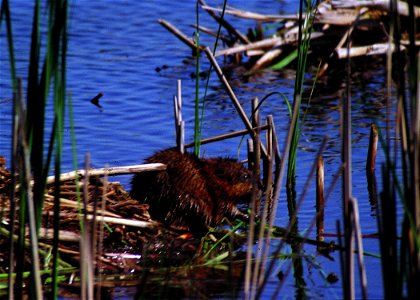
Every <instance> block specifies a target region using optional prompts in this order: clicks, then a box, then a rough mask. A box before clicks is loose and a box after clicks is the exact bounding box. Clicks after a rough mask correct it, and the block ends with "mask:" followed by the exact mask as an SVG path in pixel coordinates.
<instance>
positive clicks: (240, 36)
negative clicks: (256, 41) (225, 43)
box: [199, 0, 249, 44]
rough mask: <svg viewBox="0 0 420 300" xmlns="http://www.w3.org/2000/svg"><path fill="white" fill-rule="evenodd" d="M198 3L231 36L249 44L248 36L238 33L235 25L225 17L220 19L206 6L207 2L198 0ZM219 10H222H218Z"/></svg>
mask: <svg viewBox="0 0 420 300" xmlns="http://www.w3.org/2000/svg"><path fill="white" fill-rule="evenodd" d="M199 2H200V4H201V8H203V9H204V10H205V11H206V12H207V13H208V14H209V15H210V16H211V17H213V18H214V19H215V20H216V21H217V23H219V24H220V23H221V24H222V26H223V27H224V28H225V29H226V30H227V31H228V32H229V33H230V34H232V35H233V36H235V37H236V38H237V39H238V40H240V41H241V42H242V43H243V44H249V40H248V38H247V37H246V36H245V35H243V34H242V33H240V32H239V31H238V30H236V28H235V27H233V26H232V25H231V24H230V23H229V22H228V21H226V20H225V19H222V18H221V17H219V16H218V15H217V14H216V13H215V12H214V11H213V9H211V7H209V6H207V4H206V3H205V2H204V0H199ZM220 12H222V11H221V10H220Z"/></svg>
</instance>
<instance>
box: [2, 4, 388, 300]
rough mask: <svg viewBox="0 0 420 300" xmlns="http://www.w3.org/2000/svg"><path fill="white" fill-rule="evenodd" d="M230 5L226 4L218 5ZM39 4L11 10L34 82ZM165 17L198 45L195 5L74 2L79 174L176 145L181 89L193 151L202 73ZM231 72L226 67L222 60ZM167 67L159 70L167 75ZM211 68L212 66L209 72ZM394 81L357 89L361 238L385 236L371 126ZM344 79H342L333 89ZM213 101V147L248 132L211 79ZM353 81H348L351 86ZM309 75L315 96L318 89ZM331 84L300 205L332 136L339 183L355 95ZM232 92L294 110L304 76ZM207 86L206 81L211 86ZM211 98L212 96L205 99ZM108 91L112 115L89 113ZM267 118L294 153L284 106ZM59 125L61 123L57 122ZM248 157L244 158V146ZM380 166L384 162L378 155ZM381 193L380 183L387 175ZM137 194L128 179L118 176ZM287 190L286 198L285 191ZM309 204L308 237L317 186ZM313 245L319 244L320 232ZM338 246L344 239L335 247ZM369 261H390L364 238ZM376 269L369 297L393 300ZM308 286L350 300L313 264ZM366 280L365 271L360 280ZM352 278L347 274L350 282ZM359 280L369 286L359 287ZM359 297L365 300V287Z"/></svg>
mask: <svg viewBox="0 0 420 300" xmlns="http://www.w3.org/2000/svg"><path fill="white" fill-rule="evenodd" d="M208 3H209V4H214V5H221V3H222V1H211V2H210V1H208ZM32 5H33V4H32V3H31V1H11V10H12V18H13V26H14V27H13V30H14V33H15V49H16V57H17V68H18V74H19V76H22V77H23V78H24V79H25V78H26V76H27V61H28V51H29V34H30V26H31V21H30V20H31V15H32V9H33V7H32ZM229 5H232V6H234V7H238V8H242V9H248V10H253V11H257V12H260V13H266V14H274V13H279V12H282V13H295V12H296V11H297V9H298V5H297V1H294V0H289V1H272V0H264V1H261V0H260V1H247V2H246V4H245V3H244V2H243V1H239V0H237V1H229ZM159 18H164V19H166V20H167V21H169V22H171V23H173V24H174V25H176V26H177V27H179V28H180V29H181V30H182V31H184V32H185V33H187V35H192V34H193V32H194V29H193V28H192V27H190V24H193V23H195V20H196V16H195V1H185V2H184V1H182V2H181V1H166V0H165V1H164V0H161V1H118V2H115V1H101V2H98V1H72V7H71V10H70V44H69V53H68V66H67V67H68V92H69V93H70V94H71V98H72V100H73V103H74V121H75V124H76V141H77V153H78V164H79V166H82V165H83V159H84V156H85V154H86V153H87V152H89V153H90V155H91V162H92V165H93V166H94V167H104V166H124V165H133V164H138V163H141V162H142V160H143V159H144V158H145V157H147V156H149V155H151V154H152V153H153V152H154V151H156V150H159V149H162V148H166V147H169V146H173V145H174V141H175V131H174V121H173V104H172V101H173V95H174V94H175V92H176V80H177V79H181V80H182V85H183V89H182V92H183V101H184V104H183V105H184V107H183V116H184V119H185V121H186V142H190V141H192V137H193V136H192V131H193V126H194V125H193V124H194V113H193V108H194V89H195V81H194V79H192V78H191V76H190V74H191V73H193V72H195V66H194V58H193V57H192V56H191V51H190V50H189V49H188V48H187V47H186V46H184V45H183V44H182V43H181V42H180V41H178V40H177V39H176V38H175V37H173V36H172V35H171V34H170V33H168V32H167V31H166V29H164V28H163V27H162V26H161V25H159V24H158V22H157V19H159ZM228 20H230V21H231V22H232V23H233V24H235V26H236V27H237V28H239V29H240V30H241V31H242V32H246V31H247V29H248V28H251V27H253V26H255V23H254V22H253V21H249V20H239V19H236V18H234V17H228ZM200 23H201V24H203V25H204V26H206V27H210V28H213V29H214V30H216V29H217V28H216V26H215V24H214V22H213V21H212V20H211V19H210V18H209V17H208V16H207V15H206V14H205V13H204V12H201V14H200ZM201 43H203V44H207V45H209V46H212V45H213V39H212V38H209V37H207V36H205V35H204V34H201ZM0 63H1V65H0V66H1V69H0V155H5V156H6V157H10V155H9V153H10V139H11V135H10V132H11V130H10V127H11V105H12V102H11V101H9V100H8V99H10V98H11V89H10V78H9V67H8V53H7V45H6V39H5V30H4V27H2V29H1V39H0ZM220 63H222V61H220ZM164 66H167V67H168V68H163V69H162V70H161V71H160V72H157V71H156V68H158V67H159V68H162V67H164ZM207 69H208V63H207V61H206V59H205V58H203V59H202V70H207ZM384 76H385V71H384V67H382V66H379V67H378V68H377V69H374V70H372V71H369V72H363V69H362V70H357V72H355V75H354V78H353V79H354V83H353V86H354V87H353V90H352V120H353V150H352V151H353V194H354V196H355V197H356V198H357V200H358V202H359V210H360V218H361V224H362V233H363V234H371V233H376V232H377V226H376V218H375V214H374V213H373V212H372V206H371V204H370V203H369V197H368V191H367V187H366V177H365V169H364V168H365V160H366V155H367V145H368V142H369V126H370V124H371V123H372V122H377V123H378V124H379V126H380V127H382V128H383V127H384V120H385V117H386V116H385V100H384V95H385V79H384V78H385V77H384ZM333 77H334V80H332V79H333ZM211 78H212V80H211V81H210V88H209V92H208V97H207V102H206V109H205V121H204V124H203V137H204V138H205V137H211V136H215V135H219V134H223V133H227V132H232V131H236V130H239V129H243V128H244V126H243V125H242V122H241V121H240V119H239V117H238V115H237V114H236V112H235V109H234V107H233V106H232V104H231V103H230V100H229V98H228V97H227V95H226V93H225V91H224V89H223V87H222V86H221V84H220V82H219V81H218V80H217V77H216V76H215V75H212V77H211ZM343 78H344V77H343ZM311 80H312V77H311V75H310V76H308V86H307V88H309V87H310V86H311V84H312V82H311ZM325 81H326V83H323V82H320V83H319V86H320V91H319V92H318V93H317V94H315V95H314V97H313V99H312V101H311V104H310V106H309V107H308V111H307V114H306V119H305V126H304V128H303V132H302V137H301V142H300V148H299V152H298V165H297V169H298V176H297V191H298V196H299V194H300V193H301V192H302V190H303V185H304V183H305V181H306V179H307V176H308V174H309V171H310V169H311V167H312V165H313V162H314V160H315V155H316V152H317V151H318V148H319V146H320V144H321V141H322V139H323V138H324V136H326V135H328V136H329V140H328V143H327V149H326V151H325V153H324V159H325V182H326V189H328V187H329V185H330V184H331V183H332V181H333V175H334V174H335V173H336V172H337V170H338V168H339V166H340V147H341V146H340V125H339V122H340V101H341V99H342V96H343V95H344V91H345V89H344V88H343V87H344V79H343V80H341V79H340V74H338V75H337V74H334V75H332V76H331V78H328V77H327V78H326V80H325ZM230 82H231V83H232V86H233V89H234V91H235V93H236V95H237V96H238V98H239V100H240V102H241V103H242V105H243V107H244V109H245V111H246V112H247V113H248V115H249V112H250V100H251V99H252V98H253V97H258V98H260V99H261V98H263V97H264V96H265V95H266V94H268V93H270V92H281V93H283V94H284V95H286V96H287V97H288V99H289V100H290V101H291V99H292V95H293V86H294V72H293V71H284V72H280V73H275V72H271V71H267V72H265V73H263V74H261V75H258V76H255V77H254V78H252V80H250V81H249V82H243V81H241V78H240V76H239V75H238V74H235V73H233V75H232V77H231V78H230ZM204 85H205V81H201V82H200V86H201V87H204ZM202 91H203V89H202V90H201V96H202ZM99 92H103V93H104V96H103V98H101V99H100V104H101V105H102V108H98V107H96V106H94V105H93V104H91V103H90V99H91V98H93V97H94V96H95V95H96V94H98V93H99ZM261 112H262V118H265V117H266V116H267V115H268V114H272V115H273V116H274V121H275V124H276V128H277V133H278V137H279V143H280V145H279V146H280V149H283V145H284V141H285V137H286V133H287V130H288V126H289V124H288V120H289V116H288V112H287V107H286V105H285V103H284V101H283V99H282V98H281V97H271V98H269V99H268V100H267V101H266V102H265V104H264V105H263V106H262V109H261ZM49 122H51V118H50V119H49ZM69 130H70V129H69V125H68V124H67V125H66V128H65V136H66V140H65V148H64V157H63V169H64V170H63V171H69V170H72V156H71V143H70V135H69V133H70V131H69ZM245 144H246V143H242V144H241V143H240V139H232V140H227V141H223V142H219V143H216V144H210V145H206V146H204V147H203V150H202V152H203V153H205V155H206V156H231V157H235V158H236V157H237V158H239V159H244V158H245V156H246V148H245ZM239 147H240V151H238V148H239ZM377 160H378V164H379V163H380V162H381V161H383V160H384V158H383V153H382V152H381V151H380V152H379V153H378V157H377ZM377 179H378V186H380V184H381V180H380V178H379V176H378V178H377ZM115 180H118V181H121V182H122V183H123V184H124V185H125V186H126V187H127V188H129V177H127V176H121V177H118V178H115ZM340 182H341V181H340V180H339V181H338V184H337V186H336V187H335V189H334V190H333V192H332V194H331V196H330V198H329V199H328V203H327V206H326V209H325V216H326V220H325V226H326V228H325V232H327V233H335V232H336V225H335V222H336V220H337V219H339V220H341V217H342V201H341V188H340ZM283 190H284V189H283ZM306 193H307V195H306V197H305V201H304V203H303V205H302V208H301V210H300V213H299V225H300V229H301V231H302V232H303V231H305V230H306V229H307V228H308V227H309V224H310V223H311V220H312V218H313V217H314V214H315V200H314V199H315V187H314V184H313V183H312V184H311V186H310V188H309V190H308V191H307V192H306ZM277 215H278V220H277V225H279V226H284V227H285V226H287V223H288V214H287V206H286V201H285V195H284V193H283V194H282V195H281V202H280V204H279V211H278V214H277ZM311 237H314V234H311ZM331 239H332V240H334V239H335V238H331ZM364 247H365V251H368V252H372V253H379V248H378V241H377V240H376V239H365V240H364ZM305 251H306V253H307V254H311V255H312V254H315V252H316V251H315V249H314V248H313V247H309V246H305ZM332 257H333V258H334V260H335V261H333V262H332V261H330V260H328V259H326V258H324V257H321V256H319V257H317V260H318V262H319V264H320V265H321V267H322V269H323V270H324V271H325V272H326V273H327V274H328V273H330V272H335V273H337V274H338V275H339V276H340V264H339V257H338V253H333V254H332ZM365 262H366V264H367V270H368V274H367V275H368V286H369V297H371V298H381V297H382V277H381V268H380V262H379V259H376V258H369V257H368V258H366V261H365ZM283 268H284V266H283V265H280V264H279V266H278V268H277V269H276V272H274V273H273V276H272V278H270V280H269V285H268V287H267V289H266V292H265V294H264V296H266V297H269V296H270V295H271V292H272V291H273V290H274V289H275V288H276V286H277V284H278V280H277V278H276V276H275V274H276V273H277V272H278V271H280V270H282V269H283ZM304 268H305V270H304V272H305V274H304V279H305V281H306V284H307V287H308V296H310V297H311V298H319V297H322V298H341V297H342V288H341V282H340V281H339V282H338V283H335V284H332V285H330V284H327V283H326V281H325V280H324V279H323V276H322V273H321V272H319V271H318V270H317V269H316V268H314V266H312V265H310V264H308V265H305V267H304ZM356 273H357V272H356ZM340 277H341V276H340ZM356 282H358V281H356ZM280 295H281V296H282V297H285V298H292V297H294V295H295V289H294V280H293V276H289V277H288V279H287V280H286V283H285V286H284V288H283V289H282V291H281V293H280ZM356 295H357V296H358V297H360V296H361V293H360V289H359V288H356Z"/></svg>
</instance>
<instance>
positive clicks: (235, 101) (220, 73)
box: [204, 47, 255, 137]
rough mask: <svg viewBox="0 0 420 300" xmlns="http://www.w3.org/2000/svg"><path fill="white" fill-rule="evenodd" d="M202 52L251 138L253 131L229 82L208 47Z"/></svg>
mask: <svg viewBox="0 0 420 300" xmlns="http://www.w3.org/2000/svg"><path fill="white" fill-rule="evenodd" d="M204 52H205V53H206V55H207V57H208V59H209V60H210V63H211V64H212V65H213V67H214V70H215V71H216V73H217V76H219V79H220V81H221V82H222V83H223V85H224V86H225V88H226V90H227V92H228V94H229V97H230V99H231V100H232V102H233V105H234V106H235V108H236V111H237V112H238V113H239V116H240V117H241V119H242V122H244V124H245V127H246V129H248V132H249V134H250V135H251V137H253V136H254V135H255V133H254V131H253V130H252V125H251V122H249V120H248V117H247V116H246V114H245V112H244V110H243V109H242V106H241V104H240V103H239V100H238V98H236V95H235V93H234V92H233V90H232V88H231V86H230V84H229V82H228V81H227V79H226V77H225V75H224V74H223V71H222V69H220V66H219V64H218V63H217V61H216V59H215V58H214V56H213V54H212V53H211V50H210V49H209V47H206V48H205V49H204Z"/></svg>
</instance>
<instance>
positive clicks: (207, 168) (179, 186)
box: [131, 148, 252, 235]
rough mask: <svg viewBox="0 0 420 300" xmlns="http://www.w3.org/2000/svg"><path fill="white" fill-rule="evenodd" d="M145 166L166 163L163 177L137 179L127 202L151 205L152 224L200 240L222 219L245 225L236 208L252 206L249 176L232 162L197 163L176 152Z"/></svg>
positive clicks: (138, 176) (160, 154)
mask: <svg viewBox="0 0 420 300" xmlns="http://www.w3.org/2000/svg"><path fill="white" fill-rule="evenodd" d="M146 162H147V163H164V164H166V166H167V169H166V171H162V172H152V173H150V172H149V173H139V174H136V175H135V176H134V177H133V179H132V190H131V197H132V198H134V199H137V200H139V201H144V202H145V203H147V204H149V205H150V214H151V216H152V217H153V218H155V219H157V220H160V221H162V222H163V223H164V224H165V225H168V226H170V227H172V228H174V229H177V230H187V231H190V232H192V233H193V234H194V235H203V234H205V233H206V232H207V231H208V226H215V225H218V224H220V222H221V221H222V219H223V218H225V217H226V218H228V219H235V218H238V219H241V220H245V221H247V220H248V215H247V214H245V213H243V212H242V211H241V210H239V209H238V207H237V206H236V204H237V203H240V202H242V203H244V202H250V200H251V193H252V176H251V172H250V171H248V170H247V169H246V168H245V167H243V166H242V164H240V163H239V162H237V161H235V160H233V159H230V158H208V159H200V158H198V157H197V156H196V155H194V154H190V153H184V154H182V153H181V152H179V151H178V150H176V149H172V148H171V149H166V150H162V151H160V152H157V153H156V154H154V155H153V156H151V157H149V158H148V159H147V160H146Z"/></svg>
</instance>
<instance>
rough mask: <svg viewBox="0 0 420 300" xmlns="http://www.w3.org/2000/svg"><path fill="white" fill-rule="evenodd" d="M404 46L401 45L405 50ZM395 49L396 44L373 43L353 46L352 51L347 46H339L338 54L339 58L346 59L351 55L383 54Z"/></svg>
mask: <svg viewBox="0 0 420 300" xmlns="http://www.w3.org/2000/svg"><path fill="white" fill-rule="evenodd" d="M404 48H405V47H404V46H401V47H400V49H401V50H404ZM389 50H391V52H394V51H395V45H394V44H391V45H390V44H389V43H378V44H372V45H367V46H360V47H351V48H350V51H348V50H347V48H338V49H336V54H337V57H338V58H339V59H344V58H348V57H349V56H350V57H357V56H367V55H382V54H386V53H388V51H389Z"/></svg>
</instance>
